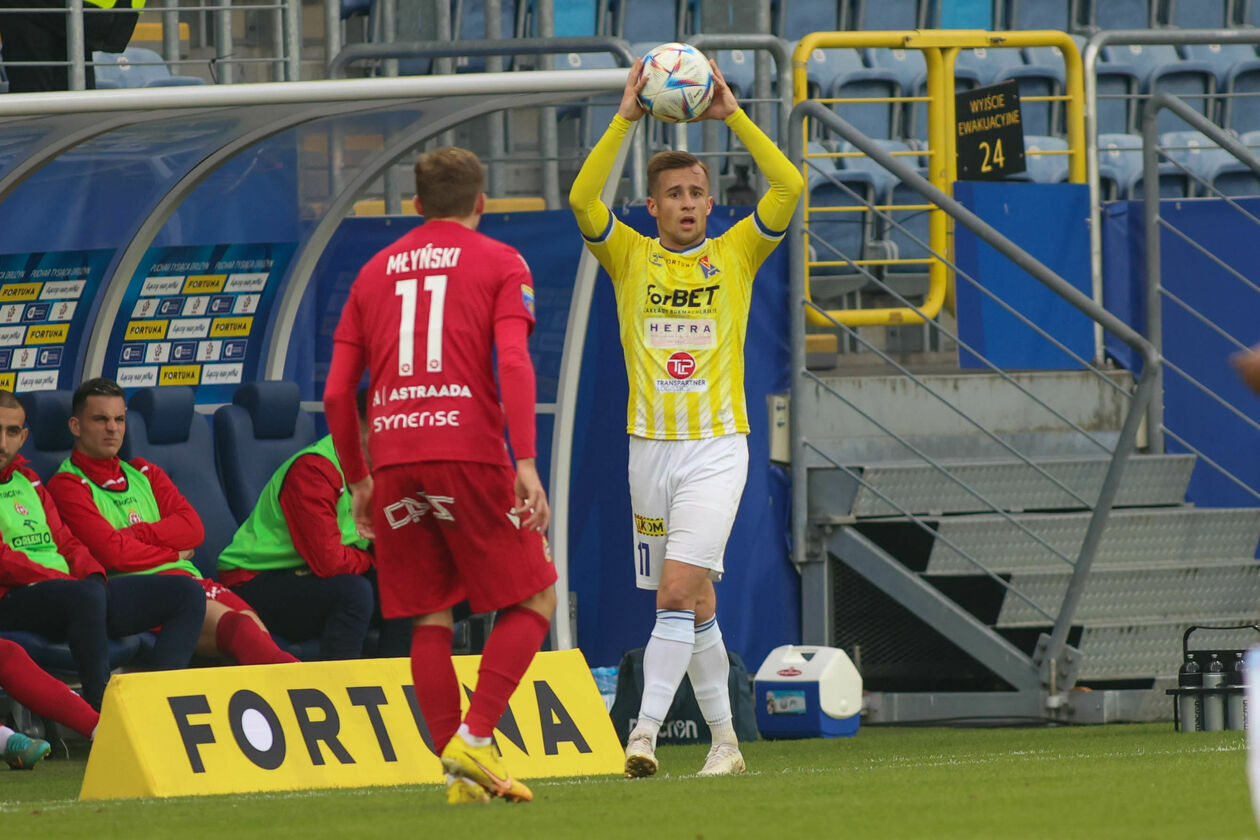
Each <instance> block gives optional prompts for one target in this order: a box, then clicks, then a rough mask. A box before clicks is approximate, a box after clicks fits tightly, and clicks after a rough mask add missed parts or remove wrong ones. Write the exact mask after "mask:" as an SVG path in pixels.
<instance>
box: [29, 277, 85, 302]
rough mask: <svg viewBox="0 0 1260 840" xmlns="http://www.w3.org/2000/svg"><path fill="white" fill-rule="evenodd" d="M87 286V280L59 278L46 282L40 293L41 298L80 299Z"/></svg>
mask: <svg viewBox="0 0 1260 840" xmlns="http://www.w3.org/2000/svg"><path fill="white" fill-rule="evenodd" d="M85 288H87V281H86V280H57V281H55V282H52V283H45V284H44V289H43V291H41V292H40V293H39V299H40V300H78V299H79V298H81V297H83V290H84V289H85Z"/></svg>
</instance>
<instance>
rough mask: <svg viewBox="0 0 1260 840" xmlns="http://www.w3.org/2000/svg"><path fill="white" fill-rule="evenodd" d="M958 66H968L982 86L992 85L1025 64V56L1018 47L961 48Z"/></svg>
mask: <svg viewBox="0 0 1260 840" xmlns="http://www.w3.org/2000/svg"><path fill="white" fill-rule="evenodd" d="M954 66H955V67H956V68H966V69H967V70H968V71H969V72H970V73H972V74H973V75H974V77H975V80H976V82H977V83H979V84H980V85H981V86H984V85H991V84H993V83H994V82H996V81H999V80H1000V79H1003V78H1005V73H1006V72H1007V71H1009V70H1013V69H1015V68H1020V67H1023V66H1024V58H1023V56H1022V55H1020V52H1019V50H1016V49H1001V48H997V47H994V48H993V49H987V48H985V47H977V48H976V49H974V50H960V51H959V53H958V60H957V61H956V62H955V64H954Z"/></svg>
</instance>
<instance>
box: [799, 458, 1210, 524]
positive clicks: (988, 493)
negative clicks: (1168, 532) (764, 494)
mask: <svg viewBox="0 0 1260 840" xmlns="http://www.w3.org/2000/svg"><path fill="white" fill-rule="evenodd" d="M1032 460H1033V463H1035V464H1036V465H1037V466H1038V467H1040V468H1041V469H1042V470H1044V471H1045V473H1048V474H1049V475H1050V476H1053V477H1054V478H1055V479H1057V480H1058V481H1059V482H1061V483H1062V484H1063V485H1064V486H1066V487H1067V488H1069V489H1070V490H1072V491H1073V492H1074V493H1075V494H1076V496H1078V497H1079V498H1080V499H1083V500H1085V502H1086V504H1085V505H1082V504H1081V502H1080V501H1078V500H1077V499H1076V498H1073V496H1072V495H1070V494H1069V493H1067V492H1066V491H1064V490H1063V489H1061V488H1060V487H1059V486H1058V485H1057V484H1055V483H1054V481H1052V480H1051V479H1049V478H1047V477H1046V476H1045V475H1042V474H1041V473H1039V472H1038V471H1037V470H1036V469H1034V468H1033V467H1031V466H1029V465H1028V464H1026V463H1023V462H1022V461H1018V460H997V461H995V460H987V459H986V460H967V461H959V460H953V461H945V462H942V463H941V464H940V466H941V467H943V468H945V469H946V470H948V471H949V475H945V474H944V473H943V472H942V471H941V470H940V469H937V468H936V467H933V466H932V465H929V464H926V463H921V462H920V463H903V464H877V465H874V466H863V467H855V468H854V470H855V471H856V472H858V473H859V474H860V475H861V478H862V481H864V482H865V483H866V485H869V487H868V486H866V485H864V484H862V483H860V482H859V481H858V480H857V479H856V478H854V477H853V476H852V475H850V474H849V473H848V472H846V471H845V470H842V469H839V468H836V467H832V468H830V469H811V470H810V471H809V502H810V517H811V519H813V520H814V521H826V520H827V519H828V518H830V517H835V516H845V517H848V516H858V517H871V516H899V515H902V511H903V510H905V511H909V512H910V513H914V514H920V515H937V516H939V515H942V514H954V513H980V512H987V511H991V510H992V508H991V507H989V506H988V505H986V504H985V502H983V501H981V500H980V498H977V494H978V495H979V496H980V497H983V498H984V499H987V500H988V501H989V502H992V503H993V504H995V505H997V506H998V507H999V508H1000V509H1002V510H1007V511H1024V510H1055V509H1068V510H1074V509H1080V508H1082V507H1087V506H1089V505H1092V504H1093V503H1094V502H1095V501H1096V500H1097V498H1098V491H1099V489H1100V488H1101V487H1102V482H1103V477H1104V476H1105V475H1106V472H1107V467H1108V465H1109V463H1110V459H1109V458H1106V457H1097V458H1079V457H1059V458H1034V459H1032ZM1194 462H1195V458H1194V456H1193V455H1151V456H1142V457H1135V458H1133V459H1131V460H1130V461H1129V463H1128V464H1127V465H1126V467H1125V471H1124V476H1123V480H1122V482H1121V485H1120V491H1119V495H1118V496H1117V499H1116V506H1117V507H1136V506H1143V505H1178V504H1181V503H1182V500H1183V499H1184V497H1185V491H1186V485H1187V484H1188V483H1189V481H1190V473H1191V471H1192V470H1193V469H1194ZM951 476H952V478H951ZM964 485H965V486H966V487H969V488H971V490H972V491H974V492H968V491H967V490H965V489H964ZM881 494H882V496H883V497H884V498H888V499H890V500H891V501H892V502H893V503H895V504H896V505H897V506H899V507H900V508H901V509H900V510H899V509H898V507H894V506H893V505H890V504H889V503H888V502H885V501H883V498H881Z"/></svg>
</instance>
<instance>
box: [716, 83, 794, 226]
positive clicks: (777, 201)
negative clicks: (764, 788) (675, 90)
mask: <svg viewBox="0 0 1260 840" xmlns="http://www.w3.org/2000/svg"><path fill="white" fill-rule="evenodd" d="M709 66H710V67H711V68H712V70H713V86H714V93H713V102H712V103H711V104H710V105H709V107H708V108H707V109H705V112H704V113H703V114H702V115H701V116H700V119H703V120H722V121H723V122H725V123H726V125H727V127H728V128H730V130H731V131H733V132H735V136H736V137H738V138H739V140H740V142H741V143H743V144H744V148H746V149H748V153H749V154H751V155H752V158H753V160H754V161H755V162H756V164H757V166H758V167H760V169H761V171H762V173H763V174H765V176H766V180H767V181H769V182H770V188H769V189H768V190H767V191H766V194H765V195H763V196H762V197H761V200H760V201H759V202H757V220H758V221H759V222H760V223H761V225H762V227H763V229H765V230H766V231H768V232H771V233H775V234H781V233H782V232H783V231H785V230H787V226H788V223H789V222H791V221H792V213H793V212H795V210H796V203H797V202H798V201H800V200H801V192H802V191H803V190H804V189H805V181H804V179H803V178H801V173H800V172H799V171H797V169H796V167H795V166H793V165H792V161H790V160H788V159H787V156H786V155H784V154H783V152H782V151H780V149H779V147H778V146H776V145H775V143H774V141H773V140H771V139H770V138H769V137H767V136H766V135H765V132H763V131H762V130H761V129H760V128H758V127H757V124H756V123H754V122H753V121H752V119H751V118H750V117H749V116H748V114H746V113H745V112H744V110H743V109H742V108H740V107H739V102H738V101H737V100H736V99H735V94H734V93H732V92H731V88H730V86H729V85H727V83H726V78H725V77H724V76H723V75H722V71H721V70H719V69H718V66H717V63H716V62H714V61H712V60H710V61H709Z"/></svg>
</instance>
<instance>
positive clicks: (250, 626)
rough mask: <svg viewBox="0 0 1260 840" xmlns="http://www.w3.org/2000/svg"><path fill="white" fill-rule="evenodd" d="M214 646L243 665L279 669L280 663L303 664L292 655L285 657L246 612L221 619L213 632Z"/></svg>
mask: <svg viewBox="0 0 1260 840" xmlns="http://www.w3.org/2000/svg"><path fill="white" fill-rule="evenodd" d="M214 643H215V644H216V645H217V646H218V648H219V650H220V651H221V652H223V653H226V654H227V655H228V656H230V657H232V658H233V659H235V660H236V661H237V662H239V663H241V664H242V665H278V664H279V663H281V662H301V661H302V660H300V659H298V658H297V657H296V656H294V655H293V654H291V653H285V652H284V651H282V650H281V649H280V647H279V646H278V645H277V644H276V640H275V639H273V638H271V636H269V635H268V634H267V632H266V631H265V630H263V629H262V628H261V627H259V626H258V624H257V622H255V621H254V619H252V618H250V617H249V616H247V615H246V614H245V613H243V612H236V611H235V610H234V611H232V612H227V613H224V614H223V617H222V618H220V619H219V626H218V627H217V628H215V631H214Z"/></svg>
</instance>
